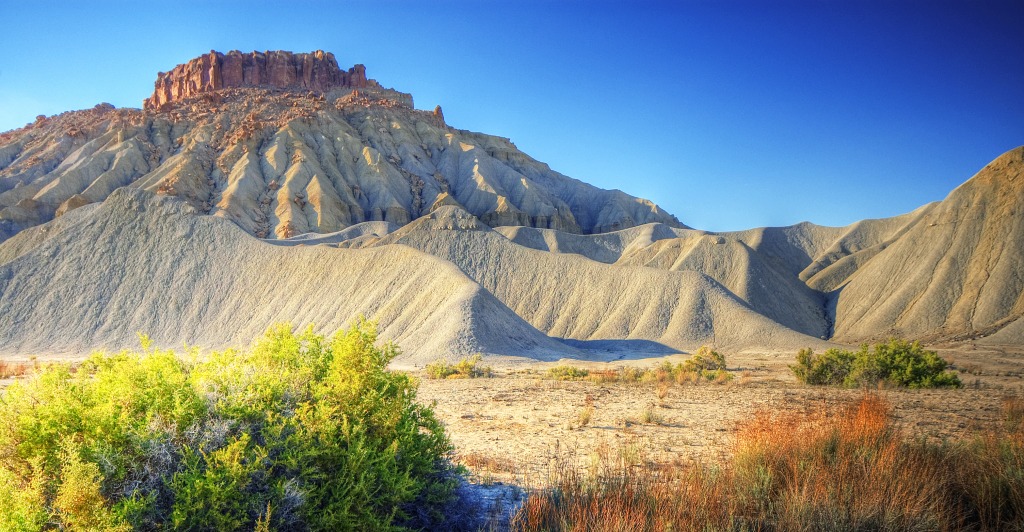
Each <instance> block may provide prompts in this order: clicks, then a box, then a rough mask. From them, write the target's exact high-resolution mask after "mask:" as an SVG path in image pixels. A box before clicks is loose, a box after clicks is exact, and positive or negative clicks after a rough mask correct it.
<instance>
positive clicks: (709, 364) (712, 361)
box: [682, 345, 725, 373]
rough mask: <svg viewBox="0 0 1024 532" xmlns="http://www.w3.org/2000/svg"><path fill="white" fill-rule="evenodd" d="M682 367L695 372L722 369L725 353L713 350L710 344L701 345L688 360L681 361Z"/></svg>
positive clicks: (723, 367)
mask: <svg viewBox="0 0 1024 532" xmlns="http://www.w3.org/2000/svg"><path fill="white" fill-rule="evenodd" d="M682 369H683V371H694V372H697V373H703V372H706V371H717V370H720V369H723V370H724V369H725V355H722V354H721V353H719V352H718V351H715V350H714V349H712V348H711V347H710V346H706V345H702V346H701V347H700V349H697V352H696V353H694V355H693V356H692V357H690V359H689V360H687V361H686V362H683V368H682Z"/></svg>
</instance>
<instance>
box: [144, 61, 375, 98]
mask: <svg viewBox="0 0 1024 532" xmlns="http://www.w3.org/2000/svg"><path fill="white" fill-rule="evenodd" d="M155 85H156V86H155V89H154V91H153V95H152V96H150V97H149V98H146V100H145V101H144V102H143V107H144V108H146V109H159V108H160V107H161V106H162V105H164V104H166V103H169V102H174V101H178V100H183V99H185V98H190V97H193V96H196V95H198V94H201V93H204V92H210V91H215V90H218V89H223V88H233V87H268V88H275V89H286V90H303V91H317V92H327V91H329V90H332V89H336V88H357V89H358V88H366V87H378V84H377V82H376V81H374V80H372V79H366V67H364V66H363V65H355V66H353V67H352V68H350V69H348V70H347V71H345V70H342V69H341V68H339V67H338V61H337V60H335V59H334V54H332V53H330V52H324V51H323V50H317V51H315V52H313V53H308V54H303V53H300V54H294V53H292V52H283V51H272V52H251V53H242V52H239V51H238V50H233V51H231V52H228V53H226V54H222V53H220V52H215V51H212V50H211V51H210V53H208V54H206V55H203V56H200V57H197V58H195V59H193V60H191V61H189V62H188V63H185V64H182V65H178V66H176V67H174V69H173V70H171V71H170V72H160V73H159V74H157V79H156V84H155Z"/></svg>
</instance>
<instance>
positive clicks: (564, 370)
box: [547, 365, 590, 381]
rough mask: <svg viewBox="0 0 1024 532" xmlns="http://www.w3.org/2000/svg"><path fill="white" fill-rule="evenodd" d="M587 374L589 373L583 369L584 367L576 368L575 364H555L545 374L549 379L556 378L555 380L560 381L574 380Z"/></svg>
mask: <svg viewBox="0 0 1024 532" xmlns="http://www.w3.org/2000/svg"><path fill="white" fill-rule="evenodd" d="M589 374H590V372H589V371H587V370H585V369H583V368H577V367H576V366H567V365H562V366H555V367H553V368H551V369H549V370H548V375H547V376H548V378H549V379H556V380H560V381H574V380H579V379H582V378H584V377H586V376H587V375H589Z"/></svg>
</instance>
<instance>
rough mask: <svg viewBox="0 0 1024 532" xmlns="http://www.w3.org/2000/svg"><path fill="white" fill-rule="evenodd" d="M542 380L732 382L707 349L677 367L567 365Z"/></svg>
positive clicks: (668, 364)
mask: <svg viewBox="0 0 1024 532" xmlns="http://www.w3.org/2000/svg"><path fill="white" fill-rule="evenodd" d="M545 376H546V377H547V378H549V379H556V380H563V381H567V380H587V381H590V382H595V383H598V384H605V383H658V384H659V385H662V386H663V385H666V384H669V383H671V382H673V381H675V382H676V383H678V384H686V383H697V382H705V381H706V382H714V383H717V384H723V383H726V382H729V381H731V380H732V378H733V375H732V373H730V372H729V371H728V370H726V369H725V356H723V355H722V354H721V353H718V352H717V351H714V350H712V349H711V348H710V347H708V346H703V347H701V348H700V349H698V350H697V353H695V354H694V355H693V356H692V357H691V358H690V359H688V360H686V361H685V362H682V363H679V364H672V363H671V362H668V361H665V362H662V363H661V364H660V365H658V366H655V367H653V368H638V367H633V366H626V367H620V368H616V369H606V370H587V369H583V368H579V367H576V366H570V365H561V366H555V367H553V368H551V369H549V370H548V371H547V373H546V374H545Z"/></svg>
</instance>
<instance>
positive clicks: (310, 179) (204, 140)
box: [0, 52, 681, 240]
mask: <svg viewBox="0 0 1024 532" xmlns="http://www.w3.org/2000/svg"><path fill="white" fill-rule="evenodd" d="M275 54H277V55H275ZM280 54H285V55H280ZM317 54H320V55H317ZM317 57H319V59H317ZM218 61H219V62H218ZM232 61H236V62H237V61H243V62H245V65H249V66H248V67H247V68H250V69H251V68H257V69H259V68H262V69H264V70H266V71H267V72H274V73H277V72H289V69H290V71H291V72H292V75H291V76H277V77H279V78H281V79H276V78H275V77H274V76H270V77H268V75H267V74H266V73H264V74H263V75H262V76H261V75H255V76H252V75H249V74H246V75H249V77H248V78H238V79H237V80H234V81H232V79H231V76H229V75H228V74H227V72H229V71H231V70H232V69H233V68H234V67H232ZM260 61H262V63H261V62H260ZM273 61H278V62H280V63H281V64H280V65H278V67H271V66H267V63H268V62H273ZM308 61H313V62H314V63H315V64H316V65H317V66H316V68H312V67H309V68H310V71H311V72H321V73H323V74H322V75H320V77H312V78H310V79H309V80H308V81H303V80H305V78H304V77H303V76H305V74H304V73H303V72H304V71H303V70H302V66H301V65H304V64H306V63H307V62H308ZM261 64H262V65H263V66H259V65H261ZM218 65H219V66H218ZM357 67H359V68H356V67H354V70H353V69H350V70H349V71H348V72H346V71H342V70H340V69H339V68H338V66H337V63H336V62H335V61H334V58H333V56H330V54H326V55H324V54H322V53H319V52H318V53H314V54H288V53H277V52H275V53H268V55H265V56H264V55H258V54H257V53H253V54H252V55H251V56H236V55H235V53H231V54H227V55H226V56H225V55H224V54H217V53H215V52H213V53H211V55H210V56H203V57H201V58H198V59H196V60H194V61H192V62H189V63H188V64H186V65H179V67H176V69H174V70H173V71H172V72H170V73H168V74H161V76H160V77H159V79H158V81H157V90H156V92H155V93H154V96H153V97H151V98H150V99H149V100H147V102H151V105H150V104H147V109H145V110H137V109H114V108H113V107H112V106H109V105H99V106H97V107H96V108H94V109H91V110H87V111H76V112H70V113H64V114H62V115H58V116H55V117H50V118H46V117H40V118H39V119H38V120H37V121H36V122H35V123H34V124H31V125H29V126H26V127H25V128H22V129H20V130H17V131H12V132H7V133H4V134H3V135H2V136H0V240H2V239H3V238H7V237H10V236H11V235H13V234H15V233H16V232H17V231H20V230H21V229H24V228H26V227H31V226H33V225H37V224H39V223H42V222H46V221H48V220H50V219H52V218H53V217H55V216H59V215H60V214H63V213H64V212H67V211H69V210H72V209H74V208H76V207H79V206H81V205H84V204H88V203H93V202H98V201H102V200H103V199H104V198H106V197H107V195H109V194H110V193H111V192H112V191H113V190H114V189H115V188H117V187H120V186H132V187H137V188H142V189H145V190H150V191H157V192H160V193H162V194H165V195H174V196H179V197H182V198H184V199H186V200H187V201H189V203H191V204H192V205H193V206H194V207H196V208H197V209H199V210H200V211H201V212H204V213H209V214H214V215H217V216H224V217H228V218H230V219H231V220H233V221H235V222H236V223H237V224H238V225H240V226H241V227H242V228H243V229H245V230H246V231H248V232H249V233H251V234H253V235H256V236H258V237H261V238H263V237H270V238H284V237H289V236H293V235H296V234H301V233H308V232H317V233H330V232H336V231H339V230H341V229H344V228H345V227H348V226H349V225H352V224H356V223H360V222H364V221H372V220H383V221H388V222H391V223H395V224H398V225H403V224H405V223H408V222H409V221H411V220H413V219H415V218H418V217H420V216H422V215H423V214H426V213H428V212H430V209H431V208H432V207H433V206H434V205H435V204H446V203H449V204H457V205H460V206H462V207H463V208H464V209H466V210H467V211H468V212H471V213H473V214H474V215H476V216H478V217H479V218H480V219H481V220H483V221H484V222H485V223H488V224H491V225H509V224H515V225H528V226H535V227H544V228H555V229H559V230H562V231H567V232H574V233H579V232H583V233H593V232H603V231H609V230H615V229H621V228H625V227H631V226H635V225H640V224H644V223H650V222H660V223H665V224H669V225H672V226H681V224H680V223H679V221H678V220H676V219H675V217H673V216H671V215H669V214H668V213H666V212H664V211H662V210H661V209H660V208H658V207H657V206H656V205H654V204H653V203H651V202H649V201H646V200H642V199H639V198H634V197H632V196H629V195H627V194H624V193H622V192H619V191H608V190H601V189H598V188H596V187H593V186H590V185H588V184H586V183H583V182H581V181H577V180H575V179H571V178H568V177H566V176H564V175H561V174H559V173H557V172H554V171H552V170H551V169H550V168H548V167H547V165H545V164H543V163H540V162H538V161H536V160H534V159H532V158H530V157H529V156H527V155H525V154H523V153H522V152H520V151H519V150H518V149H517V148H516V147H515V145H514V144H512V142H511V141H510V140H508V139H504V138H500V137H494V136H490V135H484V134H481V133H472V132H468V131H462V130H458V129H455V128H452V127H450V126H448V125H447V124H446V123H445V122H444V117H443V114H442V113H441V110H440V108H437V109H435V111H434V112H426V111H418V110H416V109H414V108H413V105H412V97H411V96H410V95H408V94H404V93H400V92H398V91H394V90H391V89H385V88H383V87H381V86H380V85H379V84H378V83H377V82H375V81H374V80H367V79H366V78H365V70H363V69H361V65H357ZM239 72H244V73H247V72H249V70H240V71H239ZM324 72H326V73H324ZM239 75H241V74H239ZM174 76H179V77H183V78H175V77H174ZM217 76H220V77H219V78H218V77H217ZM253 78H255V80H256V81H255V82H254V81H253ZM211 80H212V81H211ZM307 87H309V88H316V89H318V90H307ZM299 89H302V90H301V92H297V91H298V90H299Z"/></svg>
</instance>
